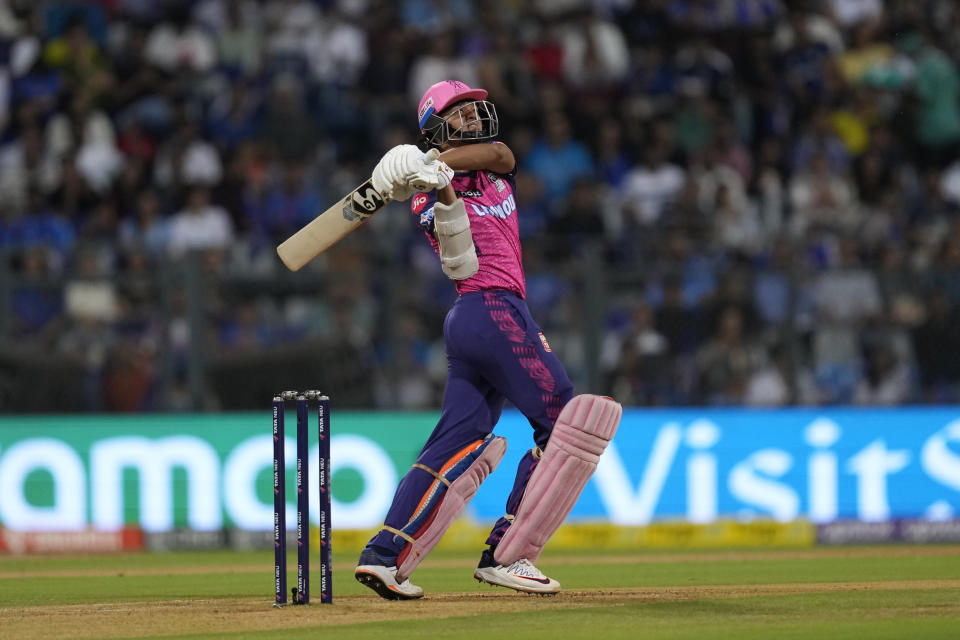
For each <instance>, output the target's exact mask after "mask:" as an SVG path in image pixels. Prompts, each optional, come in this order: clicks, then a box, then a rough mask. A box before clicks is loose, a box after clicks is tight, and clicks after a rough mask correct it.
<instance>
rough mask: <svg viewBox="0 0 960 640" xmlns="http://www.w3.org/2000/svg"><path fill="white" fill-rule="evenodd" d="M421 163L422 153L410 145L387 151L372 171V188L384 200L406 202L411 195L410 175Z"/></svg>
mask: <svg viewBox="0 0 960 640" xmlns="http://www.w3.org/2000/svg"><path fill="white" fill-rule="evenodd" d="M422 163H423V152H422V151H420V149H418V148H417V147H416V146H414V145H412V144H401V145H397V146H396V147H394V148H392V149H390V150H389V151H387V152H386V153H385V154H384V155H383V157H382V158H380V162H378V163H377V166H376V167H374V169H373V175H372V176H371V181H372V182H373V188H374V189H376V190H377V191H378V192H380V195H382V196H383V197H385V198H389V199H391V200H399V201H403V200H407V199H409V198H410V197H411V196H412V195H413V193H414V192H413V189H411V188H410V187H409V186H408V179H409V176H410V174H411V173H413V172H415V171H416V170H417V168H418V166H419V165H421V164H422Z"/></svg>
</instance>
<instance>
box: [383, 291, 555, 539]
mask: <svg viewBox="0 0 960 640" xmlns="http://www.w3.org/2000/svg"><path fill="white" fill-rule="evenodd" d="M443 334H444V338H445V339H446V350H447V360H448V370H449V371H448V377H447V386H446V390H445V391H444V396H443V410H442V413H441V415H440V421H439V422H438V423H437V426H436V428H435V429H434V430H433V433H432V434H430V438H429V439H428V440H427V443H426V444H425V445H424V446H423V450H422V451H421V452H420V456H419V457H418V458H417V462H418V463H420V464H422V465H424V466H426V467H429V468H430V469H434V470H439V469H441V468H442V467H443V466H444V464H446V462H447V461H448V460H450V459H451V458H452V457H454V456H455V455H456V454H457V453H458V452H459V451H461V450H462V449H464V447H466V446H468V445H470V444H471V443H474V442H476V441H477V440H481V439H483V438H485V437H486V436H487V435H488V434H490V433H491V432H492V431H493V428H494V426H496V424H497V421H498V420H499V419H500V414H501V412H502V411H503V406H504V403H505V402H506V401H507V400H509V401H510V402H511V403H512V404H513V405H514V406H515V407H516V408H517V409H519V410H520V412H521V413H523V415H524V416H526V418H527V419H528V420H529V421H530V425H531V426H532V427H533V440H534V442H535V443H536V444H537V446H538V447H539V448H540V449H541V450H542V449H543V447H544V446H546V444H547V440H548V439H549V438H550V432H551V430H552V429H553V424H554V422H556V419H557V416H558V415H559V414H560V410H561V409H562V408H563V407H564V405H565V404H566V403H567V402H568V401H569V400H570V398H572V397H573V384H572V383H571V382H570V378H569V377H568V376H567V373H566V371H565V370H564V368H563V365H562V364H561V363H560V360H559V359H558V358H557V356H556V355H555V354H554V353H553V352H552V351H549V347H548V346H547V342H546V340H545V339H544V338H543V333H542V332H541V331H540V327H539V326H537V323H536V322H534V320H533V318H532V317H531V316H530V310H529V309H528V308H527V304H526V302H524V301H523V299H522V298H520V297H519V296H517V295H516V294H514V293H512V292H509V291H505V290H502V289H495V290H487V291H475V292H470V293H465V294H463V295H461V296H460V297H459V298H458V299H457V301H456V303H455V304H454V305H453V307H452V308H451V309H450V311H449V313H448V314H447V317H446V320H445V322H444V326H443ZM537 460H538V456H536V455H535V454H534V452H533V451H528V452H527V454H526V455H525V456H524V457H523V459H522V460H521V461H520V465H519V468H518V469H517V476H516V480H515V481H514V487H513V490H512V491H511V493H510V496H509V497H508V499H507V507H506V513H508V514H515V513H516V510H517V508H518V506H519V504H520V498H522V497H523V491H524V489H525V488H526V486H527V481H528V480H529V479H530V474H531V473H532V472H533V469H534V468H535V467H536V464H537ZM433 481H434V478H433V476H431V475H430V474H429V473H428V472H426V471H423V470H421V469H418V468H412V469H410V471H409V472H408V473H407V475H406V476H405V477H404V478H403V480H402V481H401V482H400V485H399V486H398V487H397V493H396V495H395V496H394V499H393V504H392V506H391V507H390V510H389V511H388V512H387V517H386V519H385V524H386V525H388V526H391V527H394V528H396V529H402V528H403V527H404V526H405V525H406V524H407V522H409V520H410V518H411V516H412V514H413V513H414V511H415V510H416V508H417V506H418V504H419V503H420V501H421V499H422V498H423V497H424V494H425V493H426V492H427V490H428V489H429V487H430V485H431V484H432V483H433ZM508 526H509V522H508V521H507V520H506V519H505V518H502V517H501V518H500V520H498V521H497V523H496V524H495V525H494V528H493V531H492V532H491V534H490V537H489V538H488V539H487V544H490V545H496V544H497V543H498V542H499V541H500V538H501V537H502V536H503V533H504V532H505V531H506V529H507V527H508ZM369 544H370V545H374V546H377V547H381V548H384V549H389V550H393V551H394V553H399V551H400V550H401V549H402V548H403V547H404V546H405V545H406V542H405V541H404V540H402V539H399V538H395V537H394V535H393V534H392V533H390V532H388V531H380V532H379V533H378V534H377V535H376V536H374V538H373V539H372V540H371V541H370V543H369Z"/></svg>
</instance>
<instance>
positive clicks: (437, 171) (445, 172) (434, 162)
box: [409, 153, 453, 191]
mask: <svg viewBox="0 0 960 640" xmlns="http://www.w3.org/2000/svg"><path fill="white" fill-rule="evenodd" d="M423 158H424V159H423V161H422V162H421V164H420V167H419V169H418V170H417V171H416V173H414V174H413V175H411V176H410V180H409V184H410V186H411V187H413V188H414V189H416V190H417V191H432V190H434V189H443V188H444V187H446V186H447V185H448V184H450V181H451V180H453V169H451V168H450V167H449V166H447V163H445V162H443V161H442V160H438V159H437V154H436V153H429V154H427V155H425V156H424V157H423Z"/></svg>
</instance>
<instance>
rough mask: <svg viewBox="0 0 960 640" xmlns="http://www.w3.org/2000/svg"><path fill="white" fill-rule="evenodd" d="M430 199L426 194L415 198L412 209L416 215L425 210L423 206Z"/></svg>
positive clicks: (419, 194)
mask: <svg viewBox="0 0 960 640" xmlns="http://www.w3.org/2000/svg"><path fill="white" fill-rule="evenodd" d="M429 199H430V198H429V197H428V196H427V194H425V193H418V194H417V195H415V196H414V197H413V202H411V203H410V204H411V208H412V209H413V212H414V213H420V210H421V209H423V206H424V205H425V204H427V201H428V200H429Z"/></svg>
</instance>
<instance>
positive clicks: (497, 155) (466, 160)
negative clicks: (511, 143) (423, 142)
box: [440, 142, 516, 173]
mask: <svg viewBox="0 0 960 640" xmlns="http://www.w3.org/2000/svg"><path fill="white" fill-rule="evenodd" d="M440 159H441V160H442V161H444V162H445V163H447V166H448V167H450V168H451V169H453V170H454V171H475V170H477V169H483V170H486V171H493V172H495V173H509V172H510V171H513V167H514V165H515V164H516V160H515V159H514V157H513V152H512V151H510V148H509V147H508V146H507V145H505V144H502V143H499V142H495V143H493V144H469V145H465V146H462V147H455V148H453V149H447V150H446V151H444V152H443V153H441V154H440Z"/></svg>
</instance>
